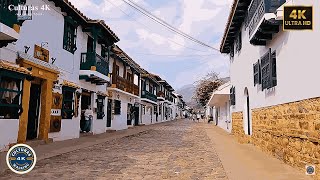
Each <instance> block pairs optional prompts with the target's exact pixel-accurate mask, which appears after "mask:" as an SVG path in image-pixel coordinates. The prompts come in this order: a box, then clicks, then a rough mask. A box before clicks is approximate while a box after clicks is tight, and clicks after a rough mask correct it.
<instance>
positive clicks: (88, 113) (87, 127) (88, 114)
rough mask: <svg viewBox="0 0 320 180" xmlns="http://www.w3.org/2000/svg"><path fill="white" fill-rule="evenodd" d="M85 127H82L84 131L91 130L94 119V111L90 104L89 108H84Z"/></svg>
mask: <svg viewBox="0 0 320 180" xmlns="http://www.w3.org/2000/svg"><path fill="white" fill-rule="evenodd" d="M83 115H84V127H83V129H82V131H83V132H87V133H88V132H90V131H91V121H92V120H93V111H92V109H91V106H88V109H86V110H84V113H83Z"/></svg>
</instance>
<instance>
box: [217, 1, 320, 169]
mask: <svg viewBox="0 0 320 180" xmlns="http://www.w3.org/2000/svg"><path fill="white" fill-rule="evenodd" d="M284 6H311V7H313V11H314V12H313V13H311V12H310V10H308V11H309V12H308V13H310V14H311V15H312V16H313V30H308V31H301V30H295V31H284V30H283V25H282V23H283V21H282V20H283V16H284V12H283V8H284ZM319 9H320V2H319V1H313V0H295V1H291V0H287V1H286V0H277V1H267V0H262V1H257V0H252V1H243V0H239V1H238V0H235V1H234V4H233V6H232V9H231V12H230V16H229V19H228V22H227V26H226V29H225V33H224V36H223V40H222V43H221V47H220V51H221V52H222V53H225V54H229V56H230V59H231V60H230V61H231V64H230V78H231V86H232V87H231V88H230V93H231V95H230V100H231V101H230V102H231V106H232V107H231V112H232V132H233V133H234V134H235V136H236V137H237V138H238V139H239V140H240V141H242V142H251V143H253V144H255V145H257V146H259V147H260V148H262V149H263V150H265V151H268V152H270V153H271V154H274V155H275V156H277V157H278V158H280V159H282V160H284V161H285V162H288V163H290V164H291V165H295V166H299V167H300V168H301V169H303V168H304V165H306V164H308V163H311V162H312V161H311V160H310V159H308V158H306V157H314V156H315V154H316V153H317V151H316V150H314V151H313V150H310V151H309V152H308V153H307V155H306V154H302V153H301V151H295V150H294V151H291V150H289V149H295V147H298V148H299V147H300V148H302V149H304V148H306V146H307V144H310V147H309V148H310V149H313V148H315V149H317V148H319V137H320V134H319V127H320V124H319V121H318V120H319V112H320V111H319V101H320V83H317V82H318V77H320V72H319V70H318V67H319V66H320V61H319V60H318V59H319V58H318V54H317V50H318V49H319V48H318V45H316V44H315V43H316V42H317V41H315V40H316V39H320V24H319V23H318V22H319V21H320V15H319V13H316V12H318V10H319ZM286 140H288V141H289V142H293V141H294V142H295V143H296V145H297V146H295V145H292V144H286V143H285V144H279V142H281V141H282V142H284V141H286ZM266 144H268V146H266ZM291 146H295V147H291ZM289 151H290V152H289ZM280 152H283V154H282V155H281V156H278V155H279V153H280ZM293 154H295V156H293ZM289 159H290V161H289ZM301 159H306V160H305V162H303V163H302V162H301V161H300V160H301ZM316 159H319V157H317V158H316ZM316 166H317V167H318V168H319V167H320V166H319V164H316Z"/></svg>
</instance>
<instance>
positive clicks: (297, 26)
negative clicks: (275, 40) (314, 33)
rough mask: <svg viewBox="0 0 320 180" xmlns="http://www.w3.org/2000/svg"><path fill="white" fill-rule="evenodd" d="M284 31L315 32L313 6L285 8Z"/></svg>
mask: <svg viewBox="0 0 320 180" xmlns="http://www.w3.org/2000/svg"><path fill="white" fill-rule="evenodd" d="M283 12H284V15H283V30H313V7H312V6H284V10H283Z"/></svg>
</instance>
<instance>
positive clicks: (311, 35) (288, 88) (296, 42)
mask: <svg viewBox="0 0 320 180" xmlns="http://www.w3.org/2000/svg"><path fill="white" fill-rule="evenodd" d="M294 5H313V6H314V11H317V9H320V7H319V1H313V0H296V1H294ZM319 21H320V15H319V13H314V30H313V31H290V32H283V31H282V30H280V32H279V33H277V34H275V36H274V37H273V39H272V41H269V42H268V43H267V46H265V47H264V46H252V45H251V44H250V43H249V39H248V32H247V31H245V29H244V27H243V28H242V50H241V53H240V54H237V53H235V57H234V60H233V62H232V63H231V66H230V75H231V83H232V85H233V86H235V87H236V105H235V106H234V107H233V109H232V110H233V111H234V112H237V111H243V110H244V108H245V101H246V99H245V95H244V94H245V93H244V90H245V88H246V87H247V88H248V92H249V97H250V108H251V109H254V108H259V107H265V106H272V105H277V104H283V103H287V102H293V101H298V100H302V99H307V98H312V97H319V96H320V83H316V82H318V81H319V80H318V77H320V71H319V70H318V69H319V67H320V61H319V58H318V50H319V48H318V45H317V43H318V41H315V39H320V24H319V23H317V22H319ZM280 29H282V27H280ZM268 48H271V49H272V50H276V53H277V80H278V85H277V86H276V87H275V88H273V89H272V90H270V91H269V90H264V91H261V85H258V86H254V85H253V64H254V63H256V62H257V60H258V59H260V58H261V56H263V55H264V53H266V52H267V50H268ZM244 126H246V124H245V125H244Z"/></svg>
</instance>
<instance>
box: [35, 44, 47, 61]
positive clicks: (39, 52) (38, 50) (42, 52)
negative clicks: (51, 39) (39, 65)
mask: <svg viewBox="0 0 320 180" xmlns="http://www.w3.org/2000/svg"><path fill="white" fill-rule="evenodd" d="M34 57H35V58H37V59H40V60H42V61H45V62H49V51H48V50H47V49H45V48H42V47H40V46H38V45H34Z"/></svg>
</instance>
